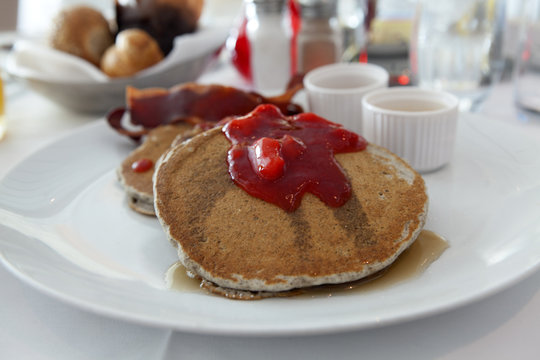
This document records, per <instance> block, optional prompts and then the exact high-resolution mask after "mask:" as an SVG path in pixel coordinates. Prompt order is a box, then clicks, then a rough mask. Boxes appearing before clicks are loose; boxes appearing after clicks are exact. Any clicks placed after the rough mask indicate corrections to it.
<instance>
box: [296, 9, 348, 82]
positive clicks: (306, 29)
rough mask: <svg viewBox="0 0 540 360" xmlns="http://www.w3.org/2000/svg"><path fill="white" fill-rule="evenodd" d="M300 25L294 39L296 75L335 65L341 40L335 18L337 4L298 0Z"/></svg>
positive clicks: (340, 51)
mask: <svg viewBox="0 0 540 360" xmlns="http://www.w3.org/2000/svg"><path fill="white" fill-rule="evenodd" d="M298 3H299V5H300V14H301V15H300V16H301V25H300V30H299V32H298V36H297V40H296V41H297V61H298V64H297V70H298V72H300V73H307V72H308V71H310V70H312V69H314V68H316V67H319V66H321V65H326V64H331V63H335V62H339V61H340V59H341V54H342V47H343V36H342V32H341V28H340V26H339V21H338V18H337V5H338V1H337V0H298Z"/></svg>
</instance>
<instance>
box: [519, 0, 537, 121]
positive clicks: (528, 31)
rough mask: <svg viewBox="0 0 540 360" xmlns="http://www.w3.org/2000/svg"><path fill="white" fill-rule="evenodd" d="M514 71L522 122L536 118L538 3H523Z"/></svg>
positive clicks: (535, 1) (534, 0)
mask: <svg viewBox="0 0 540 360" xmlns="http://www.w3.org/2000/svg"><path fill="white" fill-rule="evenodd" d="M522 14H523V16H522V23H521V25H522V27H521V32H520V42H519V46H518V53H517V56H516V59H515V68H514V90H515V101H516V105H517V106H518V108H519V109H520V110H523V111H522V115H525V118H532V117H534V118H538V117H539V116H540V1H539V0H527V1H525V2H524V3H523V9H522Z"/></svg>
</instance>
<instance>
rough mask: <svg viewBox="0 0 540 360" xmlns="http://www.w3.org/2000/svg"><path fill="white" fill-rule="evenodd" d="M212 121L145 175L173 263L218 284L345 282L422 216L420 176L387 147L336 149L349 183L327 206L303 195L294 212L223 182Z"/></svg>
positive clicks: (376, 262)
mask: <svg viewBox="0 0 540 360" xmlns="http://www.w3.org/2000/svg"><path fill="white" fill-rule="evenodd" d="M230 146H231V144H230V142H229V141H228V140H227V138H226V137H225V136H224V135H223V133H222V132H221V128H220V127H217V128H214V129H212V130H209V131H206V132H204V133H202V134H200V135H197V136H195V137H194V138H192V139H191V140H189V141H187V142H185V143H183V144H182V145H180V146H177V147H175V148H172V149H171V150H170V151H169V152H168V153H167V154H166V155H164V156H163V157H162V158H161V161H160V163H159V164H158V165H157V169H156V171H155V174H154V194H155V203H154V206H155V209H156V215H157V217H158V219H159V221H160V223H161V225H162V227H163V229H164V230H165V232H166V234H167V236H168V237H169V240H171V241H172V242H173V243H177V245H178V255H179V258H180V261H181V263H182V264H183V265H184V266H185V267H186V269H188V270H189V271H191V272H192V273H194V274H196V275H198V276H200V277H201V278H203V279H206V280H208V281H211V282H213V283H215V284H216V285H217V286H219V287H224V288H231V289H238V290H249V291H255V292H258V291H266V292H281V291H286V290H290V289H296V288H303V287H309V286H314V285H320V284H336V283H343V282H349V281H354V280H357V279H360V278H364V277H366V276H368V275H370V274H373V273H375V272H377V271H379V270H381V269H383V268H385V267H387V266H388V265H390V264H391V263H392V262H393V261H394V260H395V259H396V258H397V257H398V255H399V254H400V253H401V252H403V251H404V250H405V249H406V248H407V247H408V246H409V245H410V244H411V243H412V242H414V240H415V239H416V237H417V236H418V234H419V233H420V231H421V229H422V227H423V226H424V222H425V219H426V215H427V206H428V197H427V193H426V188H425V184H424V181H423V179H422V177H421V176H420V175H419V174H418V173H416V172H415V171H414V170H413V169H412V168H411V167H410V166H409V165H408V164H406V163H405V162H404V161H403V160H401V159H400V158H398V157H397V156H396V155H394V154H392V153H390V152H389V151H388V150H386V149H384V148H381V147H378V146H375V145H369V146H368V147H367V149H366V150H364V151H360V152H353V153H345V154H338V155H336V159H337V160H338V162H339V163H340V165H341V166H342V168H343V169H344V171H345V172H346V174H347V176H348V178H349V179H350V181H351V185H352V196H351V198H350V199H349V200H348V201H347V202H346V203H345V204H344V205H343V206H341V207H338V208H332V207H328V206H326V205H325V204H324V203H323V202H322V201H320V200H319V199H318V198H317V197H315V196H314V195H312V194H309V193H307V194H306V195H305V196H304V197H303V199H302V203H301V205H300V207H299V208H298V209H297V210H296V211H294V212H286V211H284V210H282V209H281V208H279V207H277V206H275V205H273V204H271V203H267V202H265V201H263V200H260V199H258V198H255V197H252V196H251V195H249V194H248V193H246V192H245V191H244V190H242V189H241V188H240V187H238V186H236V185H235V184H234V183H233V181H232V180H231V178H230V176H229V173H228V167H227V162H226V158H227V151H228V149H229V148H230Z"/></svg>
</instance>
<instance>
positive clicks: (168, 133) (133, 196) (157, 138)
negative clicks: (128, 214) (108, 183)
mask: <svg viewBox="0 0 540 360" xmlns="http://www.w3.org/2000/svg"><path fill="white" fill-rule="evenodd" d="M192 131H193V126H192V125H189V124H184V123H180V124H176V125H164V126H159V127H157V128H155V129H153V130H151V131H150V132H149V133H148V135H147V137H146V139H145V140H144V142H143V143H142V144H141V145H140V146H139V147H137V148H136V149H135V150H133V151H132V152H131V153H130V154H129V155H128V157H127V158H126V159H124V161H123V162H122V164H121V165H120V166H119V167H118V168H117V171H116V173H117V176H118V180H119V181H120V184H121V185H122V187H123V188H124V190H125V191H126V194H127V197H128V204H129V206H130V207H131V208H132V209H133V210H135V211H137V212H139V213H142V214H145V215H155V213H154V195H153V185H152V175H153V173H154V171H153V170H154V167H153V166H152V167H151V168H150V169H149V170H148V171H144V172H135V171H134V170H133V169H132V165H133V163H134V162H136V161H139V160H141V159H148V160H150V161H151V162H152V163H153V164H155V163H156V162H157V160H158V159H159V157H160V156H161V155H162V154H163V153H164V152H165V150H167V149H168V148H169V147H170V146H171V144H172V143H173V141H175V139H176V141H177V142H179V141H180V140H181V139H183V138H185V137H187V136H189V134H190V133H191V132H192ZM177 138H179V139H180V140H178V139H177Z"/></svg>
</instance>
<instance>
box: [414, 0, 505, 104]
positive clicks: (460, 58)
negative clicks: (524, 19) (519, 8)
mask: <svg viewBox="0 0 540 360" xmlns="http://www.w3.org/2000/svg"><path fill="white" fill-rule="evenodd" d="M504 15H505V1H504V0H452V1H450V0H441V1H430V0H418V2H417V8H416V14H415V19H414V24H413V31H412V34H411V42H410V44H411V48H410V52H409V61H410V66H411V73H412V78H413V82H414V83H415V84H416V85H418V86H419V87H422V88H427V89H434V90H443V91H448V92H451V93H453V94H455V95H456V96H457V97H458V98H459V99H460V109H461V110H475V109H476V108H477V107H478V105H479V104H480V103H481V102H482V100H483V99H484V98H485V97H486V96H487V94H488V92H489V89H490V88H491V86H492V85H493V84H494V83H495V82H496V81H497V80H498V79H499V77H500V75H501V73H502V69H503V66H504V61H503V56H502V35H503V28H504V24H505V17H504Z"/></svg>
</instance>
